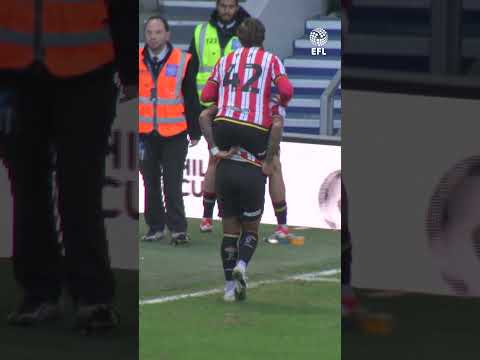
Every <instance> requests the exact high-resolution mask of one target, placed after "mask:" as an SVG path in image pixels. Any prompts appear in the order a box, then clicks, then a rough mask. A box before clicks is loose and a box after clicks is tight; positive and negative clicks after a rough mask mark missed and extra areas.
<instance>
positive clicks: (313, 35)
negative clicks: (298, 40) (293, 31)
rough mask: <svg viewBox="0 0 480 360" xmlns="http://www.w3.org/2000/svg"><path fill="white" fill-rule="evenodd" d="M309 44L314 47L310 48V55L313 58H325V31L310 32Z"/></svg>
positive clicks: (326, 38)
mask: <svg viewBox="0 0 480 360" xmlns="http://www.w3.org/2000/svg"><path fill="white" fill-rule="evenodd" d="M310 42H311V43H312V44H313V46H315V47H314V48H312V55H313V56H319V55H322V56H326V55H327V53H326V51H325V48H324V46H325V45H326V44H327V42H328V33H327V31H326V30H324V29H322V28H316V29H314V30H312V31H311V32H310Z"/></svg>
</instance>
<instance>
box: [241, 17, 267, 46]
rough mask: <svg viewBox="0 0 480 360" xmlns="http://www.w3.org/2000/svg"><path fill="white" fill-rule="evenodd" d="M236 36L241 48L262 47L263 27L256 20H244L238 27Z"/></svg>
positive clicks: (263, 39)
mask: <svg viewBox="0 0 480 360" xmlns="http://www.w3.org/2000/svg"><path fill="white" fill-rule="evenodd" d="M237 36H238V38H239V39H240V43H241V44H242V46H243V47H254V46H255V47H257V46H258V47H263V42H264V41H265V26H264V25H263V24H262V22H261V21H260V20H258V19H255V18H248V19H245V20H244V21H243V22H242V23H241V24H240V26H239V27H238V30H237Z"/></svg>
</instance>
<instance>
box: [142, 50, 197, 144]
mask: <svg viewBox="0 0 480 360" xmlns="http://www.w3.org/2000/svg"><path fill="white" fill-rule="evenodd" d="M190 59H191V55H190V54H188V53H184V52H182V51H181V50H180V49H175V48H173V49H172V52H171V54H170V56H169V57H168V59H167V60H166V63H165V64H164V66H163V67H162V70H161V71H160V73H159V74H158V78H157V79H155V76H154V75H153V73H152V69H151V68H150V67H149V65H148V62H146V61H145V60H144V55H143V49H140V55H139V68H140V76H139V81H140V85H139V96H140V98H139V132H140V133H142V134H146V133H150V132H152V131H154V130H157V131H158V132H159V134H160V135H162V136H165V137H170V136H174V135H177V134H180V133H182V132H184V131H186V130H187V120H186V118H185V105H184V97H183V93H182V83H183V80H184V78H185V74H186V69H187V65H188V63H189V61H190Z"/></svg>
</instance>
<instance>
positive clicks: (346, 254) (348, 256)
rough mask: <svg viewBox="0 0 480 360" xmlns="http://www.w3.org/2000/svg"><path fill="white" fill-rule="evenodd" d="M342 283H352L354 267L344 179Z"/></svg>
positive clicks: (342, 201)
mask: <svg viewBox="0 0 480 360" xmlns="http://www.w3.org/2000/svg"><path fill="white" fill-rule="evenodd" d="M341 203H342V206H341V208H342V215H341V216H342V231H341V233H342V284H350V281H351V267H352V242H351V238H350V229H349V227H348V198H347V190H346V189H345V186H344V185H343V181H342V200H341Z"/></svg>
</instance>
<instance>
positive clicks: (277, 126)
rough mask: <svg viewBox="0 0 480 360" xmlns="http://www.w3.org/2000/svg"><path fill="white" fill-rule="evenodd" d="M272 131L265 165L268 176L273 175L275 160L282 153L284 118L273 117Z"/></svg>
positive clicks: (264, 171) (264, 170) (265, 172)
mask: <svg viewBox="0 0 480 360" xmlns="http://www.w3.org/2000/svg"><path fill="white" fill-rule="evenodd" d="M272 122H273V123H272V129H271V130H270V137H269V139H268V146H267V155H266V157H265V161H264V163H263V167H262V170H263V173H264V174H265V175H267V176H269V175H271V174H272V173H273V168H274V163H273V158H274V157H275V156H276V155H278V154H279V152H280V141H281V140H282V134H283V118H282V117H281V116H278V115H275V116H273V117H272Z"/></svg>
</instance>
